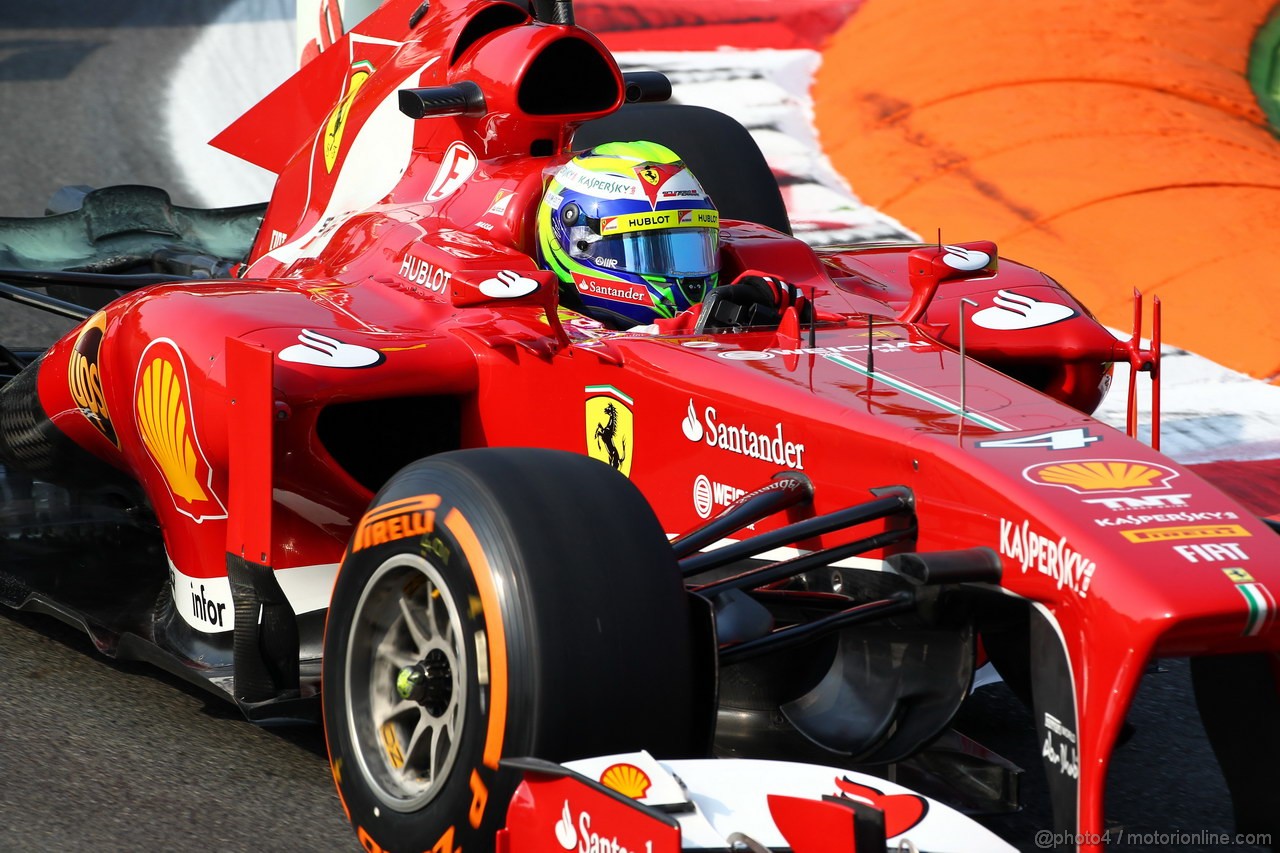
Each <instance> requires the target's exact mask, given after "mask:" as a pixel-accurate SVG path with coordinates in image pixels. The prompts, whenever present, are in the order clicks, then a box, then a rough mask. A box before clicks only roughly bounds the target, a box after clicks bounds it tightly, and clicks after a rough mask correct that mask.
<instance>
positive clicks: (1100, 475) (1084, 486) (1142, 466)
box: [1022, 459, 1178, 495]
mask: <svg viewBox="0 0 1280 853" xmlns="http://www.w3.org/2000/svg"><path fill="white" fill-rule="evenodd" d="M1022 476H1023V477H1025V478H1026V479H1028V480H1030V481H1031V482H1033V483H1036V484H1039V485H1042V486H1059V487H1061V488H1064V489H1069V490H1071V491H1073V492H1075V493H1076V494H1078V495H1087V494H1097V493H1101V492H1145V491H1151V490H1153V489H1167V488H1169V487H1170V486H1169V483H1170V482H1171V481H1172V480H1173V478H1175V477H1177V476H1178V472H1177V471H1175V470H1173V469H1172V468H1169V467H1166V466H1164V465H1158V464H1156V463H1154V462H1133V461H1131V460H1127V459H1086V460H1077V461H1075V462H1050V463H1042V464H1040V465H1032V466H1030V467H1029V468H1027V469H1026V470H1025V471H1023V472H1022Z"/></svg>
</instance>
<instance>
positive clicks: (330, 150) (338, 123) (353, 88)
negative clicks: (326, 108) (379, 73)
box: [324, 61, 373, 172]
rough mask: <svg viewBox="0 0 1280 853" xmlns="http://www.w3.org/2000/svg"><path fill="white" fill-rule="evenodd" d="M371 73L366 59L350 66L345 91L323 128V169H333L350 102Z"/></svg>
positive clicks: (339, 148) (371, 68)
mask: <svg viewBox="0 0 1280 853" xmlns="http://www.w3.org/2000/svg"><path fill="white" fill-rule="evenodd" d="M372 73H373V64H372V63H370V62H367V61H360V62H357V63H356V64H355V65H353V66H351V77H350V79H349V80H348V82H347V93H346V94H345V95H343V96H342V100H340V101H338V104H337V106H335V107H334V108H333V112H332V113H331V114H330V115H329V122H328V124H326V125H325V129H324V170H325V171H326V172H332V171H333V164H334V163H336V162H337V161H338V152H339V151H340V150H342V132H343V130H345V129H346V126H347V114H348V113H350V112H351V102H352V101H353V100H354V99H355V96H356V92H359V91H360V87H361V86H363V85H364V84H365V81H366V80H368V79H369V75H370V74H372Z"/></svg>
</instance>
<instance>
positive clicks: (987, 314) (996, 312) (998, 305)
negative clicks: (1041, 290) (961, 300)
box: [970, 290, 1076, 331]
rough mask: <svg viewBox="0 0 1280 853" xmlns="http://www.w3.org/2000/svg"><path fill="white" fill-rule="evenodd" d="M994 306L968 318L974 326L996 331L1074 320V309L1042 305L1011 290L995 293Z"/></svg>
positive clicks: (1050, 304) (1055, 304) (1042, 303)
mask: <svg viewBox="0 0 1280 853" xmlns="http://www.w3.org/2000/svg"><path fill="white" fill-rule="evenodd" d="M992 301H993V302H995V305H994V306H992V307H991V308H983V309H982V310H981V311H976V312H974V314H973V316H972V317H971V318H970V319H971V320H973V324H974V325H975V326H981V327H982V328H984V329H995V330H998V331H1015V330H1018V329H1036V328H1039V327H1040V326H1048V325H1051V324H1053V323H1058V322H1061V321H1062V320H1065V319H1067V318H1068V317H1073V316H1075V313H1076V312H1075V309H1073V308H1069V307H1067V306H1066V305H1061V304H1059V303H1057V302H1041V301H1040V300H1039V299H1032V298H1031V297H1030V296H1027V295H1026V294H1024V293H1015V292H1013V291H1012V290H1000V291H997V292H996V295H995V297H994V298H993V300H992Z"/></svg>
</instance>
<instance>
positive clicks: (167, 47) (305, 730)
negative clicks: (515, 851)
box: [0, 0, 1260, 851]
mask: <svg viewBox="0 0 1280 853" xmlns="http://www.w3.org/2000/svg"><path fill="white" fill-rule="evenodd" d="M3 5H4V8H3V9H2V10H0V116H2V117H3V120H4V130H3V133H0V176H2V177H0V216H30V215H38V214H41V213H42V212H43V209H44V203H45V201H46V200H47V199H48V197H49V196H50V195H51V194H52V193H53V192H54V191H55V190H57V189H58V188H59V187H61V186H64V185H69V184H89V185H91V186H105V185H110V184H117V183H141V184H151V185H155V186H161V187H165V188H166V189H168V190H170V192H171V194H172V195H173V198H174V201H175V202H177V203H193V202H192V197H191V190H190V188H189V187H185V186H183V185H182V183H181V178H180V177H179V176H178V175H176V174H175V173H174V170H173V166H172V164H171V162H170V160H169V155H168V148H167V145H166V141H165V139H164V138H162V137H163V134H162V132H161V131H160V130H159V128H161V127H162V126H163V122H162V120H161V117H160V114H159V111H160V110H162V109H163V106H164V88H163V84H164V81H165V80H166V79H167V75H168V74H169V73H170V72H171V71H172V69H173V67H174V66H175V64H176V63H177V62H178V61H179V59H180V57H181V56H182V54H183V51H184V49H185V47H186V45H188V44H189V43H190V41H191V39H192V37H193V34H194V33H195V32H196V31H197V29H198V28H199V27H200V26H201V25H202V24H205V23H207V22H208V21H210V20H213V19H214V18H215V17H216V16H217V14H218V13H219V12H220V11H221V10H222V9H223V7H224V6H225V5H226V4H225V3H224V2H222V0H216V1H215V0H201V2H199V3H173V2H166V0H114V1H113V2H110V3H101V2H94V0H64V2H45V3H41V4H17V3H12V2H10V3H5V4H3ZM250 59H251V57H235V58H229V60H230V61H249V60H250ZM69 325H70V324H69V323H67V322H64V321H61V320H57V319H51V318H48V317H46V316H43V315H40V314H38V313H37V312H33V311H30V310H28V309H23V308H19V307H18V306H15V305H13V304H12V303H0V341H3V342H4V343H5V344H6V345H10V346H15V345H17V346H34V345H43V344H45V343H47V342H49V341H50V340H51V339H52V338H53V337H54V336H55V335H57V334H59V333H60V332H62V331H65V330H66V329H67V328H68V327H69ZM1130 719H1131V722H1132V723H1133V724H1134V725H1135V727H1136V733H1135V734H1134V736H1133V738H1132V739H1131V741H1130V742H1129V744H1128V745H1127V746H1125V747H1123V748H1122V749H1121V750H1119V751H1118V752H1117V754H1116V757H1115V759H1114V762H1113V767H1112V771H1111V774H1110V790H1109V794H1108V816H1109V822H1111V823H1113V824H1120V825H1123V826H1124V827H1125V828H1126V829H1129V830H1132V831H1137V832H1179V831H1180V832H1187V833H1195V832H1202V833H1203V832H1215V833H1228V832H1230V831H1231V826H1230V817H1229V813H1230V809H1229V805H1228V803H1227V800H1226V794H1225V789H1224V787H1223V784H1222V781H1221V777H1220V775H1219V773H1218V770H1217V765H1216V763H1215V762H1214V760H1213V757H1212V754H1211V753H1210V751H1209V749H1208V746H1207V743H1206V741H1205V738H1204V734H1203V730H1202V728H1201V726H1200V722H1199V717H1198V715H1197V713H1196V711H1195V707H1194V704H1193V702H1192V700H1191V698H1190V690H1189V679H1188V672H1187V667H1186V666H1185V664H1184V663H1183V662H1181V661H1170V662H1166V663H1165V664H1164V666H1163V667H1162V668H1161V671H1159V672H1155V673H1152V674H1150V675H1148V677H1147V679H1146V680H1145V681H1144V683H1143V687H1142V690H1141V692H1140V694H1139V697H1138V700H1137V703H1136V705H1135V707H1134V709H1133V712H1132V714H1131V718H1130ZM960 725H961V727H962V729H963V730H965V731H967V732H968V733H970V734H971V735H973V736H975V737H976V738H977V739H979V740H980V741H982V742H984V743H985V744H987V745H988V746H991V747H992V748H994V749H996V750H997V751H998V752H1001V753H1002V754H1004V755H1006V756H1007V757H1009V758H1011V759H1013V760H1015V761H1017V762H1019V763H1021V764H1022V765H1023V766H1026V767H1029V768H1031V770H1030V772H1028V773H1027V774H1026V776H1025V778H1024V783H1023V787H1024V794H1025V799H1026V801H1027V802H1028V803H1029V806H1028V808H1027V809H1026V810H1024V811H1023V812H1022V813H1020V814H1017V815H1012V816H1007V817H1002V818H997V819H990V820H988V823H989V825H991V826H992V827H993V828H994V829H996V830H997V831H998V832H1000V833H1001V834H1002V835H1003V836H1004V837H1006V838H1007V839H1008V840H1009V841H1010V842H1011V843H1013V844H1014V845H1015V846H1017V847H1019V848H1020V849H1024V850H1034V849H1036V845H1035V842H1034V835H1035V832H1036V831H1037V830H1041V829H1046V828H1049V827H1050V825H1051V824H1050V821H1049V817H1048V814H1047V809H1046V808H1044V807H1043V803H1044V800H1045V798H1044V796H1043V783H1042V782H1041V780H1040V779H1039V771H1038V769H1037V759H1036V750H1035V744H1034V743H1033V742H1032V738H1031V728H1030V726H1031V719H1030V715H1029V714H1028V713H1027V712H1026V711H1025V710H1024V709H1023V708H1022V707H1021V706H1020V705H1019V704H1018V703H1017V702H1016V700H1014V699H1013V698H1012V697H1011V695H1010V694H1009V693H1008V691H1007V690H1005V689H1004V688H1003V687H1002V686H995V687H990V688H983V689H982V690H980V691H979V692H978V694H976V695H975V697H974V700H973V701H972V702H971V703H970V705H969V706H968V707H967V708H966V709H965V711H963V712H962V716H961V719H960ZM1037 804H1039V805H1037ZM351 849H357V845H356V844H355V841H354V838H353V836H352V834H351V833H350V831H349V829H348V828H347V825H346V822H345V821H344V820H343V817H342V812H341V809H340V806H339V804H338V800H337V797H336V795H335V794H334V791H333V785H332V781H331V779H330V777H329V772H328V765H327V762H326V760H325V757H324V745H323V739H322V737H321V733H320V731H319V729H318V728H315V727H302V728H277V729H262V728H258V727H255V726H253V725H250V724H248V723H246V722H244V721H243V720H242V719H241V718H240V716H239V714H238V713H237V712H236V711H235V709H234V708H232V707H231V706H229V705H225V704H223V703H221V702H220V701H218V700H217V699H215V698H213V697H211V696H208V695H207V694H205V693H203V692H201V691H199V690H197V689H195V688H190V687H188V686H186V685H185V684H183V683H181V682H179V681H177V680H175V679H172V678H170V677H168V676H166V675H164V674H163V673H160V672H158V671H156V670H153V669H151V668H150V667H146V666H143V665H137V664H119V663H115V662H113V661H110V660H108V659H106V658H103V657H102V656H100V655H98V654H97V653H96V652H95V650H94V648H93V646H92V644H91V643H90V642H89V640H88V639H87V638H86V637H84V636H83V635H81V634H79V633H78V632H76V631H74V630H72V629H70V628H67V627H65V626H63V625H62V624H61V623H59V622H56V621H54V620H52V619H50V618H47V617H41V616H34V615H27V614H11V613H9V612H7V611H6V612H4V613H3V614H0V851H10V850H13V851H17V850H49V851H79V850H95V851H153V850H154V851H160V850H166V851H168V850H209V851H241V850H244V851H248V850H282V851H320V850H351ZM1120 849H1128V850H1141V849H1162V848H1161V847H1160V846H1154V845H1153V846H1149V847H1147V846H1142V845H1123V846H1121V847H1120ZM1178 849H1186V850H1204V851H1209V850H1213V851H1222V850H1228V849H1260V848H1247V847H1238V846H1230V845H1228V846H1223V845H1198V846H1184V847H1180V848H1178Z"/></svg>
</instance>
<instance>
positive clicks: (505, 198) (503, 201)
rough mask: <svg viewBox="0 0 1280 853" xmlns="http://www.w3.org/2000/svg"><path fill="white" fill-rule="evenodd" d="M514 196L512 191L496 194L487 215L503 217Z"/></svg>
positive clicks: (501, 191) (499, 191) (502, 191)
mask: <svg viewBox="0 0 1280 853" xmlns="http://www.w3.org/2000/svg"><path fill="white" fill-rule="evenodd" d="M514 196H515V193H514V192H513V191H512V190H498V191H497V192H496V193H494V196H493V201H492V202H491V203H490V204H489V209H488V210H486V211H485V213H491V214H493V215H494V216H502V215H503V214H505V213H506V212H507V207H508V206H510V204H511V199H512V198H513V197H514ZM557 206H558V205H557Z"/></svg>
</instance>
